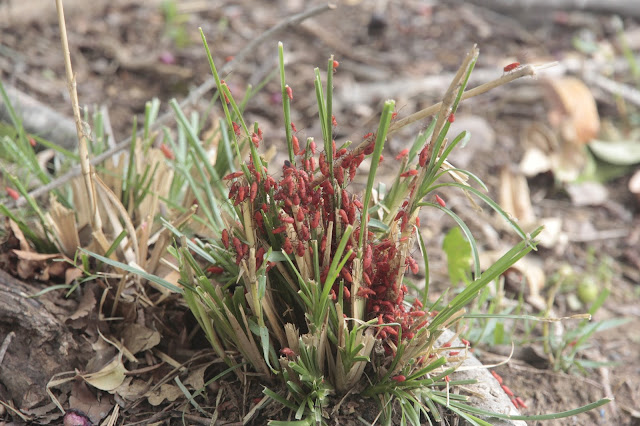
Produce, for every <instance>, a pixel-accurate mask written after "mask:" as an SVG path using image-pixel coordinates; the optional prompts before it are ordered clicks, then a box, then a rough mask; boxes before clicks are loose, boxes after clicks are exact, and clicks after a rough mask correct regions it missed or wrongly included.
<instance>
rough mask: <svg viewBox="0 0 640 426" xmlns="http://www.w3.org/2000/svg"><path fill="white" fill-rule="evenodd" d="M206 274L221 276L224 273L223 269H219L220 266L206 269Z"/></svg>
mask: <svg viewBox="0 0 640 426" xmlns="http://www.w3.org/2000/svg"><path fill="white" fill-rule="evenodd" d="M207 272H209V273H210V274H216V275H217V274H221V273H223V272H224V269H223V268H221V267H220V266H209V267H208V268H207Z"/></svg>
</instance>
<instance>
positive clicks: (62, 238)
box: [46, 196, 80, 257]
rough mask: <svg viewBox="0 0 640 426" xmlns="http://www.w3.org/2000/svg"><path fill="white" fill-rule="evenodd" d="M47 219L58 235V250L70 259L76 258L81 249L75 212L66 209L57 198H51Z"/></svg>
mask: <svg viewBox="0 0 640 426" xmlns="http://www.w3.org/2000/svg"><path fill="white" fill-rule="evenodd" d="M46 218H47V220H48V221H49V224H50V226H51V228H52V229H53V231H54V233H55V235H56V241H57V242H58V249H59V250H60V251H61V252H62V253H64V254H65V255H66V256H68V257H73V256H75V253H76V251H77V250H78V247H80V237H79V236H78V228H77V227H76V214H75V211H74V210H71V209H68V208H66V207H65V206H63V205H62V204H60V203H59V202H58V200H57V199H56V197H55V196H51V199H50V208H49V211H48V212H47V214H46Z"/></svg>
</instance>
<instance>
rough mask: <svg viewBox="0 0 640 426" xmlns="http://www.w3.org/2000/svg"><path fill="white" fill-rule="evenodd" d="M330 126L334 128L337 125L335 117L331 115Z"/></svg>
mask: <svg viewBox="0 0 640 426" xmlns="http://www.w3.org/2000/svg"><path fill="white" fill-rule="evenodd" d="M331 124H332V125H333V127H336V126H337V125H338V122H337V121H336V116H335V115H333V114H331Z"/></svg>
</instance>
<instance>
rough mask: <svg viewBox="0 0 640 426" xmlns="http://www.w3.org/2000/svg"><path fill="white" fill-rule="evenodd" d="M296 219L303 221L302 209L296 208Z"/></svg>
mask: <svg viewBox="0 0 640 426" xmlns="http://www.w3.org/2000/svg"><path fill="white" fill-rule="evenodd" d="M296 220H297V221H298V222H303V221H304V211H302V209H298V213H296Z"/></svg>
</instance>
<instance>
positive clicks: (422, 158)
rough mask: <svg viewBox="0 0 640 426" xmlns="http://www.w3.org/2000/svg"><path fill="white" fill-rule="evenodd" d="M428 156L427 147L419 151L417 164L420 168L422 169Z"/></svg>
mask: <svg viewBox="0 0 640 426" xmlns="http://www.w3.org/2000/svg"><path fill="white" fill-rule="evenodd" d="M428 155H429V146H425V147H424V148H422V151H420V156H419V157H418V164H419V165H420V167H424V166H425V165H426V164H427V156H428Z"/></svg>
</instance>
